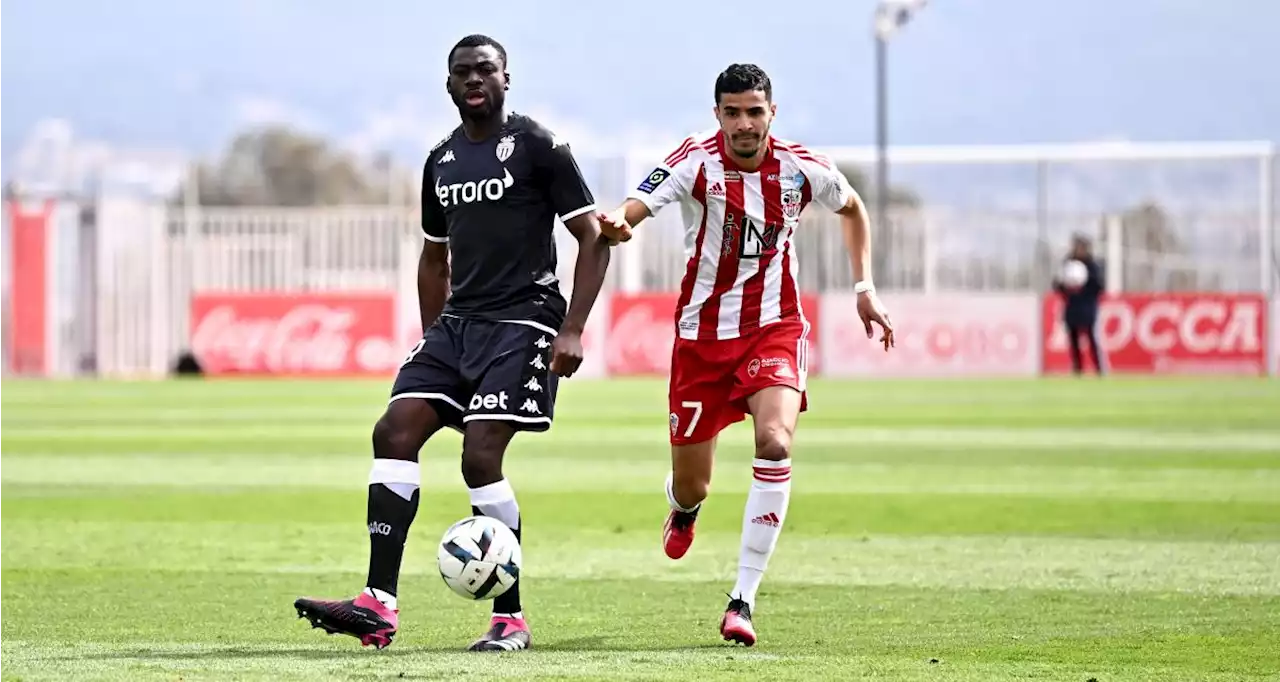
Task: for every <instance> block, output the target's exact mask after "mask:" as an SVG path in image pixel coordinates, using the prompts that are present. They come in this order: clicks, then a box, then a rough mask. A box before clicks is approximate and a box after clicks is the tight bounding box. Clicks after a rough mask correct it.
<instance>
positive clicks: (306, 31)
mask: <svg viewBox="0 0 1280 682" xmlns="http://www.w3.org/2000/svg"><path fill="white" fill-rule="evenodd" d="M874 6H875V2H874V1H873V0H793V1H792V2H787V3H779V2H767V1H764V0H738V1H737V2H734V3H731V4H721V3H713V2H710V1H708V0H702V1H699V0H647V1H642V2H633V3H625V4H621V3H620V4H618V5H615V6H614V9H613V10H610V12H612V14H606V13H604V12H603V10H602V9H601V8H602V7H603V5H601V4H600V3H596V2H591V1H590V0H548V1H547V2H540V3H530V2H520V1H518V0H490V1H489V2H485V3H477V5H474V6H471V5H452V6H451V5H442V4H441V3H436V2H427V1H424V0H379V1H378V2H370V3H355V2H350V1H349V0H258V1H254V0H184V1H183V2H172V1H171V0H115V1H114V2H111V3H89V2H84V1H83V0H11V1H10V2H6V3H4V13H3V21H2V22H0V30H2V33H3V35H2V37H0V71H2V73H0V84H2V87H3V93H2V94H3V104H4V107H3V117H2V119H0V123H2V125H0V128H2V130H0V137H2V142H3V147H4V151H3V155H4V159H5V160H6V161H8V160H10V159H11V158H12V157H13V154H14V153H15V152H14V150H15V149H18V148H20V147H21V145H22V144H23V143H24V141H26V140H27V139H28V138H29V136H30V135H31V133H32V131H33V130H35V129H36V127H37V126H38V124H39V123H40V122H41V121H48V120H50V119H60V120H62V121H65V122H66V125H68V126H69V127H70V128H72V129H74V132H75V135H76V137H77V138H82V139H91V140H98V141H101V142H103V143H106V144H109V145H114V146H124V147H151V148H165V149H178V150H183V151H184V152H187V153H192V154H210V153H213V152H214V151H216V150H217V149H218V148H219V147H220V146H221V145H222V144H224V143H225V142H226V141H227V140H228V139H229V137H230V136H231V135H232V134H234V133H235V132H236V131H237V130H239V129H242V128H243V127H245V126H247V125H253V124H259V123H265V122H287V123H290V124H293V125H297V126H300V127H303V128H306V129H308V130H311V131H313V132H317V133H321V134H324V135H326V136H329V137H332V138H333V139H335V140H338V141H340V142H341V143H342V144H343V145H346V146H348V147H349V148H352V149H354V150H357V151H362V152H368V151H374V150H389V151H391V152H392V153H394V154H395V155H397V156H400V157H404V158H406V159H413V158H415V157H417V156H419V155H420V154H421V153H422V152H423V151H424V150H425V149H426V148H427V147H429V146H430V145H431V144H432V143H433V142H434V141H435V140H437V139H439V138H440V137H442V136H443V135H444V134H446V133H447V132H448V131H449V130H450V129H451V128H452V127H453V126H454V125H456V112H455V111H454V110H453V109H452V107H451V105H450V103H449V101H448V99H447V97H446V95H445V93H444V87H443V83H444V77H445V71H446V67H445V58H446V54H447V52H448V50H449V47H450V46H451V45H452V44H453V43H454V42H455V41H456V40H457V39H458V38H460V37H461V36H463V35H466V34H468V33H473V32H480V33H486V34H489V35H492V36H493V37H495V38H497V39H498V40H500V41H502V42H503V43H504V44H505V45H506V47H507V49H508V51H509V53H510V64H509V70H510V72H511V75H512V92H511V95H510V100H509V103H510V108H512V109H515V110H519V111H523V112H525V113H530V114H532V115H534V116H535V117H538V118H541V119H544V122H546V123H548V124H549V125H551V126H552V127H553V128H555V129H556V130H557V132H558V133H559V134H561V135H562V136H565V137H567V138H569V139H570V140H573V141H574V143H575V146H579V147H582V146H598V147H613V146H626V145H634V144H645V143H653V142H655V141H666V140H670V139H673V138H678V137H680V136H683V135H684V134H687V133H689V132H692V131H694V130H700V129H704V128H707V127H710V126H711V125H712V124H713V123H714V121H713V119H712V114H711V107H712V104H713V102H712V94H711V92H712V84H713V82H714V79H715V76H716V74H717V73H718V72H719V71H720V70H721V69H723V68H724V66H726V65H727V64H729V63H731V62H735V61H750V62H755V63H758V64H760V65H761V66H763V67H764V68H765V69H766V71H768V72H769V73H770V75H771V76H772V78H773V81H774V84H775V100H776V101H777V102H778V106H779V111H778V121H777V123H776V127H775V131H776V132H777V133H779V134H780V135H783V136H785V137H790V138H793V139H799V140H801V141H804V142H806V143H807V144H810V145H813V146H824V145H865V144H870V143H872V141H873V140H874V135H875V129H874V98H873V92H874V91H873V82H874V81H873V62H872V55H873V47H872V40H871V30H870V28H871V16H872V12H873V9H874ZM443 7H457V8H458V9H456V10H449V11H443V10H442V9H441V8H443ZM1276 26H1280V2H1270V1H1267V0H1219V1H1217V2H1208V1H1206V0H1073V1H1071V2H1066V1H1058V0H1054V1H1050V0H934V1H933V2H931V3H930V4H929V5H928V6H927V7H926V8H925V9H924V10H923V11H922V12H921V13H920V14H918V15H917V16H916V17H915V18H914V20H913V21H912V22H911V23H910V25H908V26H907V27H905V29H904V30H903V31H902V32H901V33H900V34H899V35H897V36H895V38H894V39H893V42H892V43H891V45H890V46H889V60H888V61H889V89H890V98H889V105H890V118H891V125H890V134H891V140H892V142H893V143H894V144H905V145H939V144H1018V143H1055V142H1078V141H1098V140H1118V139H1123V140H1137V141H1170V140H1204V141H1218V140H1271V141H1276V140H1280V68H1277V67H1276V65H1277V64H1280V42H1277V41H1275V40H1274V38H1275V30H1274V29H1275V27H1276Z"/></svg>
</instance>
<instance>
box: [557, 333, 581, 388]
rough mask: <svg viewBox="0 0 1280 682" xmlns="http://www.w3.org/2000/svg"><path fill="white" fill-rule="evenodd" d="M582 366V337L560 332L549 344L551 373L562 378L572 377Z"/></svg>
mask: <svg viewBox="0 0 1280 682" xmlns="http://www.w3.org/2000/svg"><path fill="white" fill-rule="evenodd" d="M581 364H582V335H581V334H578V333H576V332H570V331H561V332H560V333H559V334H557V335H556V340H555V341H552V342H551V371H552V372H555V373H556V374H557V375H559V376H562V377H564V378H566V379H567V378H569V377H571V376H573V373H574V372H576V371H578V367H579V366H580V365H581Z"/></svg>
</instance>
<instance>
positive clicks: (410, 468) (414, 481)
mask: <svg viewBox="0 0 1280 682" xmlns="http://www.w3.org/2000/svg"><path fill="white" fill-rule="evenodd" d="M421 482H422V468H421V467H420V466H418V463H417V462H410V461H409V460H405V459H375V460H373V468H371V469H369V485H374V484H376V483H381V484H382V485H385V486H387V488H388V489H390V490H391V492H393V493H395V494H397V495H399V496H400V497H403V498H404V499H406V500H411V499H413V493H414V491H416V490H417V489H418V486H419V485H420V484H421Z"/></svg>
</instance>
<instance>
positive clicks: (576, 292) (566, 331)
mask: <svg viewBox="0 0 1280 682" xmlns="http://www.w3.org/2000/svg"><path fill="white" fill-rule="evenodd" d="M539 142H540V144H539V145H538V148H539V150H540V151H541V152H542V153H541V156H542V159H541V163H540V164H539V165H540V168H541V171H542V172H543V173H545V174H546V178H547V183H546V187H547V189H548V192H549V195H550V196H549V199H550V201H551V205H552V207H553V208H554V209H555V211H556V214H557V215H559V216H560V220H562V221H563V222H564V226H565V227H566V228H568V230H569V233H570V234H572V235H573V237H574V239H576V240H577V242H578V260H577V262H576V264H575V265H574V271H573V294H572V295H571V296H570V298H569V310H568V312H567V313H565V318H564V324H563V325H562V326H561V327H560V333H559V334H558V335H557V336H556V340H555V343H554V345H553V347H552V356H551V370H552V371H553V372H555V373H556V374H559V375H560V376H563V377H569V376H572V375H573V373H574V372H576V371H577V370H578V367H579V365H581V364H582V332H583V330H584V329H586V326H587V318H588V317H589V316H590V315H591V309H592V307H594V306H595V302H596V299H597V298H598V297H599V295H600V289H601V288H602V287H603V286H604V278H605V275H606V274H607V273H608V270H609V241H608V240H607V239H605V238H604V236H602V235H601V233H600V222H599V220H598V219H597V218H596V202H595V197H594V196H593V195H592V194H591V189H590V188H589V187H587V181H586V180H585V179H584V178H583V177H582V169H580V168H579V167H578V162H577V160H576V159H574V158H573V152H572V151H570V149H569V145H568V144H566V143H565V142H564V141H562V140H559V139H557V138H556V137H555V136H554V135H550V136H549V139H543V140H540V141H539Z"/></svg>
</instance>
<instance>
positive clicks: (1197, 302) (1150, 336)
mask: <svg viewBox="0 0 1280 682" xmlns="http://www.w3.org/2000/svg"><path fill="white" fill-rule="evenodd" d="M1266 306H1267V302H1266V299H1265V298H1264V297H1263V296H1262V295H1260V294H1231V293H1142V294H1138V293H1126V294H1117V295H1115V296H1110V297H1107V298H1104V299H1103V301H1102V307H1101V309H1100V311H1099V315H1098V327H1099V335H1100V338H1101V342H1102V347H1103V349H1105V350H1106V352H1107V361H1108V364H1109V366H1110V369H1111V370H1112V371H1115V372H1121V373H1124V372H1129V373H1139V374H1262V373H1265V372H1266V370H1267V357H1266V351H1265V344H1266V322H1267V320H1266ZM1062 310H1063V300H1062V297H1061V296H1049V297H1047V298H1045V299H1044V305H1043V313H1044V314H1043V318H1042V320H1041V322H1042V324H1043V328H1042V329H1043V338H1044V340H1045V341H1044V371H1045V372H1046V373H1061V372H1069V371H1070V370H1071V357H1070V351H1069V350H1068V348H1069V346H1068V340H1067V334H1066V329H1065V327H1064V326H1063V323H1062ZM1087 348H1088V347H1087V346H1085V353H1086V361H1085V366H1086V368H1090V367H1091V366H1090V364H1089V361H1088V350H1087Z"/></svg>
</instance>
